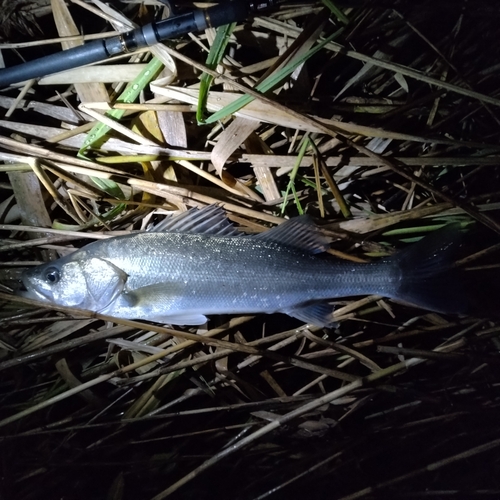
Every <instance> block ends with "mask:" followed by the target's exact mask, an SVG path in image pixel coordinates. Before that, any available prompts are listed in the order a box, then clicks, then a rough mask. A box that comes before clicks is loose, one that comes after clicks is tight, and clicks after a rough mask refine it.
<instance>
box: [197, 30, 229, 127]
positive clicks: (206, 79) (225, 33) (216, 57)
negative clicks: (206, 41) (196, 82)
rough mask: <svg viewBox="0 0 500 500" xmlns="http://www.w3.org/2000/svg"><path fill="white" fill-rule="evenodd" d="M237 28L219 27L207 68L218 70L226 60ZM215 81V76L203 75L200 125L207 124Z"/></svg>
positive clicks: (199, 113)
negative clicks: (210, 91) (212, 86)
mask: <svg viewBox="0 0 500 500" xmlns="http://www.w3.org/2000/svg"><path fill="white" fill-rule="evenodd" d="M235 27H236V23H231V24H226V25H224V26H219V27H218V28H217V32H216V34H215V39H214V43H213V44H212V46H211V47H210V51H209V53H208V57H207V60H206V63H205V64H206V66H207V68H209V69H215V68H217V65H218V64H220V62H221V61H222V59H223V58H224V54H225V51H226V47H227V44H228V42H229V38H230V36H231V33H232V32H233V30H234V28H235ZM213 79H214V78H213V76H212V75H209V74H207V73H203V74H202V75H201V78H200V94H199V98H198V107H197V109H196V121H197V122H198V124H203V123H205V115H206V108H207V99H208V91H209V90H210V86H211V85H212V82H213Z"/></svg>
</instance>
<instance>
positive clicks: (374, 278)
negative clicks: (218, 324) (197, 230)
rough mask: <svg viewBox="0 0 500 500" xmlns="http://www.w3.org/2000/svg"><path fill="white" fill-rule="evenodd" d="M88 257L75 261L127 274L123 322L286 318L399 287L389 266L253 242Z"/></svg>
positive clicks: (112, 250)
mask: <svg viewBox="0 0 500 500" xmlns="http://www.w3.org/2000/svg"><path fill="white" fill-rule="evenodd" d="M84 252H85V254H86V255H85V256H78V255H77V254H79V253H80V252H76V253H75V254H74V257H75V258H87V256H88V257H98V258H102V259H105V260H107V261H109V262H111V263H112V264H113V265H115V266H116V267H118V268H119V269H121V270H123V271H124V272H125V273H127V274H128V279H127V289H128V294H125V295H123V296H121V297H120V299H119V300H116V301H115V302H114V303H113V304H111V305H110V307H108V308H106V310H105V311H104V312H105V313H107V314H112V315H115V316H118V317H137V318H139V317H143V318H146V317H147V316H148V315H149V316H155V315H158V314H160V311H161V315H165V316H168V315H175V314H221V313H246V312H249V313H250V312H275V311H283V310H290V309H291V308H293V307H294V306H296V305H300V304H303V303H306V302H310V301H318V300H325V299H331V298H335V297H339V296H352V295H361V294H367V293H368V294H369V293H378V294H385V295H387V296H390V295H391V293H390V291H391V290H394V289H395V284H394V282H395V280H397V279H399V277H398V276H397V275H396V274H397V273H395V271H394V266H392V265H390V264H389V263H384V262H383V261H382V262H378V263H375V264H372V265H370V264H368V265H367V264H350V263H343V262H335V261H332V260H328V259H324V258H321V257H316V256H314V255H310V254H307V253H302V252H301V251H299V250H297V249H294V248H291V247H287V246H282V245H280V244H277V243H274V242H270V241H265V240H257V239H254V238H251V237H216V236H207V235H198V234H182V233H140V234H133V235H127V236H121V237H116V238H112V239H109V240H102V241H98V242H95V243H92V244H90V245H88V246H87V247H85V249H84ZM96 279H99V278H98V277H96ZM144 287H147V288H144ZM139 289H141V290H139ZM136 290H139V292H138V293H135V291H136ZM384 292H386V293H384Z"/></svg>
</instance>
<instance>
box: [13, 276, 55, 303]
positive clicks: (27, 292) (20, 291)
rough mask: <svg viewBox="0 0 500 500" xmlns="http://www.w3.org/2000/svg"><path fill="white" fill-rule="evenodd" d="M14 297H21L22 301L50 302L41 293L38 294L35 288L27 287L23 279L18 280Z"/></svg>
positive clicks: (27, 284)
mask: <svg viewBox="0 0 500 500" xmlns="http://www.w3.org/2000/svg"><path fill="white" fill-rule="evenodd" d="M14 293H15V295H17V296H18V297H23V298H24V299H31V300H38V301H42V302H50V301H49V298H48V297H47V296H45V295H44V294H43V293H42V292H39V291H38V290H36V289H35V288H32V287H30V286H29V282H28V283H27V282H26V280H25V279H20V280H19V286H18V287H17V289H16V290H15V291H14Z"/></svg>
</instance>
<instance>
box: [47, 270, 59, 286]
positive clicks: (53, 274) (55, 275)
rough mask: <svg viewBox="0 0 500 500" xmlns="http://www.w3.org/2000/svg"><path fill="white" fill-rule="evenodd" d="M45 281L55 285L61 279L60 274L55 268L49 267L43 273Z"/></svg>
mask: <svg viewBox="0 0 500 500" xmlns="http://www.w3.org/2000/svg"><path fill="white" fill-rule="evenodd" d="M45 279H46V280H47V281H49V282H50V283H57V282H58V281H59V280H60V279H61V273H60V272H59V269H57V268H56V267H49V268H48V269H47V270H46V271H45Z"/></svg>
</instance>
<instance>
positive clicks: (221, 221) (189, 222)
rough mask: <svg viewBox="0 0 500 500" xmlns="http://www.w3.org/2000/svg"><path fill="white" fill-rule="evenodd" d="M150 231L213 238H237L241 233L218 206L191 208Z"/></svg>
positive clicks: (168, 218) (167, 219)
mask: <svg viewBox="0 0 500 500" xmlns="http://www.w3.org/2000/svg"><path fill="white" fill-rule="evenodd" d="M150 231H153V232H156V233H159V232H172V233H190V234H207V235H211V236H237V235H239V234H240V233H239V231H238V230H237V229H236V228H235V227H234V226H233V225H232V224H231V222H230V221H229V219H228V218H227V216H226V212H224V210H223V209H222V208H221V207H219V206H217V205H209V206H208V207H203V208H201V209H199V208H196V207H194V208H191V209H189V210H188V211H187V212H183V213H181V214H179V215H175V216H170V217H167V218H166V219H165V220H163V221H161V222H160V223H159V224H157V225H156V226H154V227H153V228H152V229H150Z"/></svg>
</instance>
